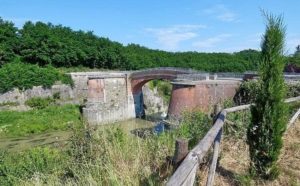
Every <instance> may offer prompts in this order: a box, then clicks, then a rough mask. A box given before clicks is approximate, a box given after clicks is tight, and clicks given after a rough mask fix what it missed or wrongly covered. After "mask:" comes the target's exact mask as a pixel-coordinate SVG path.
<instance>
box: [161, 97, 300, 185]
mask: <svg viewBox="0 0 300 186" xmlns="http://www.w3.org/2000/svg"><path fill="white" fill-rule="evenodd" d="M296 101H300V96H299V97H294V98H289V99H286V100H285V102H286V103H291V102H296ZM250 106H251V105H250V104H249V105H241V106H237V107H232V108H226V109H224V110H222V111H220V112H219V113H218V114H217V116H216V119H215V122H214V125H213V126H212V128H211V129H210V130H209V131H208V132H207V133H206V135H205V136H204V138H203V139H202V140H201V141H200V142H199V143H198V144H197V145H196V146H195V147H194V148H193V149H192V150H191V151H190V152H189V153H188V155H187V156H186V157H185V159H184V160H183V162H182V163H181V164H180V166H179V167H178V168H177V170H176V171H175V173H174V174H173V175H172V176H171V178H170V179H169V181H168V182H167V186H177V185H180V186H181V185H187V186H190V185H193V183H194V181H195V178H196V173H197V170H198V168H199V162H201V161H202V159H203V158H204V156H205V155H206V153H207V152H208V150H209V148H210V147H211V146H212V144H214V146H213V151H214V152H213V159H212V162H211V165H210V169H209V174H208V178H207V182H206V185H207V186H211V185H213V181H214V175H215V170H216V165H217V159H218V153H219V147H220V141H221V135H222V128H223V125H224V123H225V118H226V114H227V113H230V112H236V111H241V110H245V109H249V108H250ZM219 110H220V109H219ZM219 110H218V109H217V111H219ZM299 114H300V109H299V110H298V111H297V112H296V113H295V114H294V116H293V117H292V118H291V120H290V121H289V123H288V126H287V128H289V127H290V126H291V125H292V124H293V123H294V122H295V121H296V119H297V118H298V116H299Z"/></svg>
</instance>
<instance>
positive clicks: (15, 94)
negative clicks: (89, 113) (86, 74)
mask: <svg viewBox="0 0 300 186" xmlns="http://www.w3.org/2000/svg"><path fill="white" fill-rule="evenodd" d="M55 93H58V94H59V96H60V99H61V101H64V100H67V101H70V100H74V102H76V99H75V97H74V90H73V89H72V88H71V87H70V86H69V85H53V86H52V87H51V88H50V89H45V88H43V87H42V86H36V87H33V88H32V89H28V90H25V91H20V90H19V89H14V90H12V91H9V92H6V93H4V94H1V95H0V104H5V103H9V102H13V103H17V104H18V105H20V106H22V105H24V104H25V101H26V100H28V99H30V98H33V97H42V98H46V97H52V96H53V94H55ZM20 108H21V107H20ZM13 109H15V108H13ZM20 110H23V107H22V109H20Z"/></svg>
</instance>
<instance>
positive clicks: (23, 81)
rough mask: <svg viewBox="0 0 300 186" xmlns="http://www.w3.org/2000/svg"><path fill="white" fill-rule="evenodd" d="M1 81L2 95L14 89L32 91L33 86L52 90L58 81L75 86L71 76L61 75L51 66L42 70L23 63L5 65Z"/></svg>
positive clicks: (0, 76) (1, 72) (0, 70)
mask: <svg viewBox="0 0 300 186" xmlns="http://www.w3.org/2000/svg"><path fill="white" fill-rule="evenodd" d="M0 79H1V81H0V93H5V92H7V91H10V90H12V89H13V88H19V89H20V90H26V89H30V88H32V87H33V86H43V87H44V88H50V87H51V86H52V85H53V84H54V83H55V82H57V81H61V82H62V83H66V84H70V85H73V82H72V79H71V77H70V76H67V75H64V74H62V73H60V72H59V71H58V70H57V69H55V68H53V67H51V66H46V67H44V68H42V67H39V66H37V65H30V64H25V63H21V62H13V63H8V64H5V65H3V66H2V68H0Z"/></svg>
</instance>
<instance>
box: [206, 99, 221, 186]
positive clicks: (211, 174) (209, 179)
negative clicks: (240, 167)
mask: <svg viewBox="0 0 300 186" xmlns="http://www.w3.org/2000/svg"><path fill="white" fill-rule="evenodd" d="M214 112H215V118H217V116H218V114H219V113H220V112H221V106H220V105H219V104H217V105H216V106H215V109H214ZM214 120H215V119H214ZM214 122H215V121H214ZM221 137H222V128H221V129H220V130H219V132H218V135H217V136H216V138H215V140H214V154H213V158H212V162H211V164H210V167H209V172H208V176H207V181H206V185H207V186H212V185H213V183H214V177H215V172H216V167H217V162H218V156H219V148H220V142H221Z"/></svg>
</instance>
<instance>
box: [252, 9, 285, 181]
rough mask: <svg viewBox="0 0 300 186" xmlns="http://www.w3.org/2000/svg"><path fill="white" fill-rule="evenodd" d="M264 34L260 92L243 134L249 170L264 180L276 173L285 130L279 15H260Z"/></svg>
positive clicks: (282, 33) (280, 17)
mask: <svg viewBox="0 0 300 186" xmlns="http://www.w3.org/2000/svg"><path fill="white" fill-rule="evenodd" d="M264 15H265V17H266V20H267V25H266V31H265V34H264V36H263V38H262V44H261V50H262V51H261V61H260V69H259V75H260V80H259V81H260V83H259V84H260V86H261V87H260V90H261V91H260V92H259V93H258V95H257V96H256V98H255V101H254V105H253V106H252V107H251V124H250V125H249V128H248V131H247V141H248V144H249V151H250V159H251V168H250V171H251V173H253V174H254V175H257V176H260V177H262V178H265V179H272V178H276V177H277V176H278V174H279V171H278V167H277V160H278V157H279V154H280V149H281V148H282V135H283V133H284V131H285V129H286V119H287V117H286V114H287V107H286V105H285V103H284V97H285V95H286V91H285V86H284V79H283V68H284V56H283V53H284V49H283V48H284V40H285V26H284V25H283V18H282V16H274V15H272V14H267V13H265V14H264Z"/></svg>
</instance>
